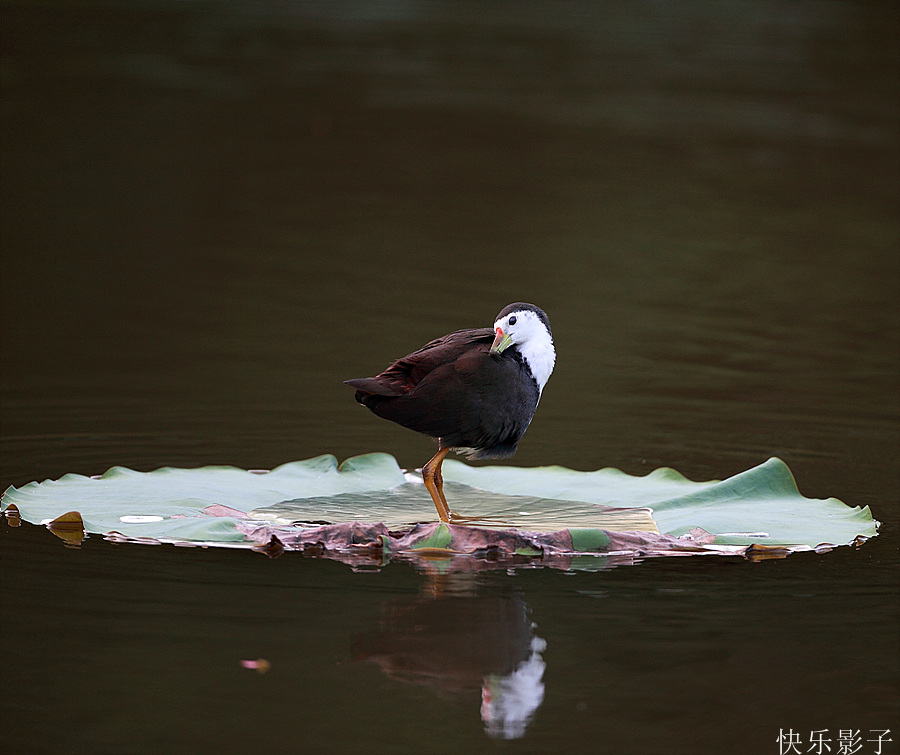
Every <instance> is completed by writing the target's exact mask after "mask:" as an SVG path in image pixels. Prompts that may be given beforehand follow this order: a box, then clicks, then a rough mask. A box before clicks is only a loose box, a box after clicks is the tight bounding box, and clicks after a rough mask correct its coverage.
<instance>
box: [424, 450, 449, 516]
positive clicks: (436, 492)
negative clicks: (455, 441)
mask: <svg viewBox="0 0 900 755" xmlns="http://www.w3.org/2000/svg"><path fill="white" fill-rule="evenodd" d="M449 451H450V449H449V448H442V449H440V450H439V451H438V452H437V453H436V454H435V455H434V456H432V457H431V460H430V461H429V462H428V463H427V464H426V465H425V466H424V467H422V479H423V480H424V481H425V487H426V488H428V492H429V493H431V500H432V501H434V507H435V508H436V509H437V513H438V516H439V517H440V518H441V521H442V522H449V521H450V507H449V506H448V505H447V499H446V498H444V478H443V477H441V462H443V461H444V457H445V456H446V455H447V453H448V452H449Z"/></svg>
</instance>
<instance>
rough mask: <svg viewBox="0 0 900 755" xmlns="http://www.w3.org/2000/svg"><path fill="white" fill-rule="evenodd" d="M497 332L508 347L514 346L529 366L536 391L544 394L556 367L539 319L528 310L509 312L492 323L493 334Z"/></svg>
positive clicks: (544, 327) (542, 324) (548, 337)
mask: <svg viewBox="0 0 900 755" xmlns="http://www.w3.org/2000/svg"><path fill="white" fill-rule="evenodd" d="M497 328H499V329H500V330H502V331H503V334H504V335H505V336H508V337H509V346H515V347H516V348H517V349H518V351H519V353H520V354H521V355H522V357H523V358H524V359H525V361H526V362H528V366H529V368H530V369H531V374H532V375H534V379H535V380H536V381H537V384H538V390H539V391H543V390H544V386H545V385H546V384H547V381H548V380H549V379H550V373H552V372H553V366H554V364H556V350H555V349H554V348H553V338H552V337H551V336H550V332H549V331H548V330H547V328H546V326H545V325H544V323H543V322H542V321H541V318H540V317H538V316H537V315H536V314H535V313H534V312H532V311H531V310H529V309H524V310H520V311H518V312H510V313H509V314H508V315H506V316H505V317H501V318H500V319H499V320H497V322H495V323H494V331H496V330H497Z"/></svg>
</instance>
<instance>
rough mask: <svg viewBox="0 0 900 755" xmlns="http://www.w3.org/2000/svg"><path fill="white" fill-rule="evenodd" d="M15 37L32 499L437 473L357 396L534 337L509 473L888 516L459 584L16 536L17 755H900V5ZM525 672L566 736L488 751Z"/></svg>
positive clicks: (5, 415)
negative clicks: (198, 476)
mask: <svg viewBox="0 0 900 755" xmlns="http://www.w3.org/2000/svg"><path fill="white" fill-rule="evenodd" d="M0 10H2V23H0V38H2V44H3V48H2V49H3V54H2V58H0V75H2V79H0V80H2V84H3V96H2V109H0V135H2V226H0V234H2V235H0V241H2V254H3V264H2V274H3V280H2V282H3V294H2V296H0V312H2V372H0V378H2V384H0V387H2V427H0V439H2V453H0V484H2V485H3V486H5V485H8V484H14V485H21V484H24V483H26V482H28V481H30V480H33V479H44V478H47V477H51V478H53V477H59V476H61V475H63V474H65V473H66V472H78V473H82V474H96V473H99V472H103V471H104V470H105V469H106V468H108V467H109V466H112V465H114V464H122V465H126V466H131V467H133V468H136V469H142V470H149V469H153V468H156V467H159V466H162V465H165V464H172V465H176V466H197V465H203V464H214V463H215V464H218V463H230V464H235V465H238V466H242V467H251V468H259V467H272V466H275V465H277V464H279V463H281V462H284V461H288V460H293V459H300V458H307V457H310V456H314V455H318V454H320V453H326V452H327V453H334V454H335V455H337V456H338V457H339V458H345V457H347V456H351V455H354V454H358V453H364V452H368V451H374V450H382V451H388V452H390V453H393V454H394V455H395V456H396V457H397V458H398V460H399V461H400V463H401V464H402V465H403V466H408V467H416V466H421V464H422V463H423V462H424V461H426V460H427V459H428V457H429V456H430V455H431V452H432V446H431V445H430V444H429V442H428V441H427V440H426V439H424V438H421V437H418V436H416V435H414V434H412V433H409V432H408V431H405V430H403V429H402V428H399V427H395V426H393V425H390V424H389V423H386V422H381V421H378V420H377V419H376V418H374V417H372V416H371V415H369V414H368V413H367V412H365V411H364V410H362V409H360V407H358V406H357V405H356V404H355V403H354V402H353V400H352V392H351V391H350V390H349V389H347V388H346V386H343V385H342V384H341V381H342V380H343V379H346V378H349V377H357V376H362V375H369V374H374V373H375V372H377V371H379V370H380V369H381V368H383V367H384V366H386V364H387V363H388V362H389V361H390V360H391V359H392V358H395V357H397V356H401V355H402V354H404V353H406V352H408V351H410V350H412V349H413V348H416V347H417V346H419V345H421V344H422V343H424V342H425V341H427V340H429V339H430V338H432V337H434V336H436V335H440V334H442V333H445V332H448V331H450V330H454V329H457V328H462V327H474V326H483V325H490V323H491V321H492V319H493V316H494V315H495V314H496V312H497V311H498V310H499V309H500V308H501V307H503V306H504V305H505V304H507V303H509V302H510V301H515V300H526V301H533V302H535V303H537V304H539V305H540V306H542V307H543V308H544V309H546V311H547V312H548V314H549V315H550V318H551V322H552V324H553V328H554V336H555V340H556V345H557V351H558V362H557V369H556V372H555V373H554V375H553V377H552V379H551V381H550V383H549V385H548V387H547V389H546V391H545V392H544V396H543V398H542V401H541V406H540V409H539V411H538V413H537V416H536V418H535V421H534V424H533V425H532V427H531V428H530V429H529V431H528V434H527V435H526V437H525V439H524V440H523V442H522V444H521V446H520V450H519V453H518V455H517V456H516V457H515V459H514V460H513V463H516V464H522V465H536V464H548V463H555V464H563V465H566V466H570V467H573V468H578V469H596V468H599V467H603V466H616V467H619V468H621V469H623V470H624V471H626V472H629V473H632V474H643V473H645V472H647V471H650V470H651V469H654V468H656V467H658V466H663V465H667V466H672V467H675V468H676V469H678V470H679V471H681V472H683V473H684V474H686V475H687V476H689V477H691V478H692V479H710V478H723V477H726V476H729V475H732V474H734V473H736V472H739V471H741V470H743V469H747V468H749V467H751V466H753V465H756V464H758V463H760V462H762V461H764V460H765V459H766V458H768V457H769V456H772V455H777V456H780V457H781V458H783V459H784V460H785V461H786V462H787V463H788V464H789V465H790V467H791V469H792V470H793V472H794V474H795V476H796V478H797V481H798V484H799V486H800V489H801V491H802V492H803V493H804V494H805V495H808V496H812V497H828V496H836V497H838V498H841V499H842V500H844V501H845V502H847V503H848V504H851V505H868V506H871V508H872V510H873V512H874V514H875V516H876V518H877V519H879V520H880V521H882V522H883V523H884V525H883V527H882V534H881V536H880V537H878V538H876V539H875V540H873V541H871V542H870V543H868V544H866V545H865V546H864V547H863V548H861V549H859V550H855V549H850V548H843V549H839V550H837V551H834V552H831V553H827V554H820V555H814V554H799V555H795V556H792V557H790V558H788V559H786V560H780V561H779V560H775V561H766V562H762V563H750V562H745V561H741V560H734V561H732V560H725V559H672V560H667V561H654V562H646V563H643V564H640V565H637V566H633V567H622V568H617V569H612V570H606V571H598V572H594V573H575V574H565V573H562V572H558V571H551V570H536V569H530V570H520V571H516V572H514V573H509V574H507V573H506V572H498V573H485V574H480V575H477V576H468V577H465V578H458V579H455V580H449V581H440V580H435V579H434V578H431V577H429V576H427V575H425V574H420V573H417V572H416V571H414V570H413V569H412V567H408V566H404V565H399V564H395V565H391V566H389V567H388V568H387V569H385V570H383V571H382V572H380V573H355V572H353V571H351V570H350V569H349V568H348V567H346V566H342V565H340V564H335V563H328V562H322V561H316V560H311V559H302V558H300V557H299V556H297V555H296V554H287V555H285V556H283V557H282V558H280V559H277V560H274V561H272V560H269V559H266V558H265V557H263V556H261V555H259V554H254V553H248V552H236V551H228V550H220V551H213V550H194V549H191V550H185V549H177V548H173V547H167V546H159V547H139V546H125V545H113V544H111V543H108V542H105V541H103V540H101V539H99V538H91V539H90V540H88V541H87V542H86V543H85V544H84V545H83V546H82V548H81V549H79V550H74V549H67V548H65V547H63V545H62V544H61V542H60V541H58V540H56V539H55V538H54V537H53V536H52V535H51V534H50V533H48V532H46V531H45V530H43V529H40V528H33V527H28V526H23V527H20V528H18V529H13V528H10V527H8V526H6V525H5V524H0V543H2V563H3V570H2V584H3V587H2V594H3V604H2V608H3V620H2V624H0V627H2V630H0V631H2V648H3V651H2V695H3V698H2V710H3V718H2V721H0V749H2V750H3V751H4V752H10V753H51V752H59V751H61V750H62V749H67V750H68V751H71V752H84V753H159V752H173V753H175V752H194V753H196V752H216V753H224V752H251V751H257V750H259V749H265V750H267V751H270V752H276V753H281V752H284V753H293V752H310V751H318V752H325V753H343V752H348V753H349V752H360V751H367V752H384V753H394V752H400V753H406V752H435V753H443V752H447V753H450V752H488V753H491V752H516V753H518V752H527V753H549V752H558V751H573V752H609V753H650V754H651V755H652V754H654V753H662V752H666V753H672V752H675V753H723V752H750V751H754V752H761V753H768V752H772V753H779V745H778V743H777V742H776V740H777V738H778V736H779V732H780V731H781V730H788V729H793V730H794V731H796V732H798V733H799V734H800V736H801V743H802V744H801V749H802V750H803V751H806V750H807V748H808V747H809V746H810V742H811V740H810V731H811V730H823V729H828V730H829V731H830V736H831V737H832V739H833V740H834V741H833V742H832V746H833V748H834V749H835V751H836V750H837V738H838V734H839V731H840V730H846V729H852V730H854V731H856V730H858V731H859V732H860V736H861V738H862V740H863V741H862V742H861V746H862V749H861V750H860V752H864V753H869V752H872V753H874V752H875V751H876V750H875V743H873V742H868V741H865V740H868V739H870V738H872V737H873V734H872V732H877V731H880V730H884V729H888V728H892V727H893V732H892V734H891V735H890V736H892V737H893V739H894V740H895V741H894V742H893V743H891V744H887V743H886V744H885V746H884V749H883V751H884V752H897V749H898V745H897V741H900V737H898V736H897V734H898V729H897V727H896V722H897V721H898V720H900V717H898V713H900V705H898V699H900V692H898V681H897V680H898V672H900V651H898V647H900V642H898V640H900V609H898V605H900V603H898V600H897V598H898V583H900V580H898V577H900V558H898V542H900V541H898V533H900V527H898V525H900V492H898V491H900V471H898V464H897V458H898V452H900V405H898V396H900V390H898V389H900V357H898V354H900V327H898V304H897V302H898V294H900V244H898V241H900V233H898V231H900V218H898V209H897V208H898V207H900V190H898V178H897V176H898V168H900V160H898V123H900V107H898V102H900V99H898V94H900V81H898V77H900V74H898V71H900V60H898V57H900V56H898V45H897V42H896V39H897V30H898V26H900V23H898V14H897V11H896V10H893V9H889V7H888V4H877V3H844V2H834V3H827V4H826V3H821V4H818V3H816V4H795V3H787V2H783V3H782V2H771V3H732V2H728V3H691V4H663V3H654V2H635V3H629V4H619V3H616V4H611V3H606V4H599V3H597V4H595V3H586V2H585V3H580V2H571V3H563V4H552V5H551V4H540V3H524V4H516V5H514V6H513V5H507V4H503V3H481V4H472V5H452V4H443V3H434V4H423V5H415V6H412V5H405V4H399V3H397V4H390V5H386V4H385V5H374V4H371V5H370V4H354V3H337V4H333V5H330V4H325V3H322V4H311V5H306V4H260V3H254V4H250V3H233V4H228V5H214V4H204V3H152V2H147V3H141V4H127V5H120V4H116V3H104V4H94V3H80V4H78V5H77V6H76V7H71V6H63V5H57V4H51V3H45V4H40V5H37V6H36V5H33V4H15V3H3V4H2V5H0ZM532 623H533V625H534V626H532ZM536 640H540V641H542V642H543V643H546V647H545V648H544V649H542V650H541V651H540V653H539V656H540V660H541V662H542V663H543V664H544V667H543V674H542V676H541V685H542V686H543V698H542V699H541V700H540V704H539V705H537V706H536V707H535V708H534V713H533V720H531V722H530V723H529V724H528V725H527V727H524V728H523V729H522V730H521V731H517V732H516V733H517V734H518V735H519V736H518V737H517V738H516V739H512V740H508V741H507V740H503V739H502V738H495V737H490V736H488V735H487V734H486V731H485V729H486V724H485V722H484V721H483V720H482V712H481V711H482V686H483V685H484V680H485V676H487V675H490V674H502V673H505V672H506V671H508V670H509V669H510V668H514V667H515V666H516V664H517V663H520V662H521V660H522V659H523V658H525V657H527V656H528V654H529V652H531V645H530V643H531V642H532V641H536ZM538 644H539V645H540V643H538ZM541 647H543V646H542V645H541ZM255 658H265V659H267V660H268V661H269V662H270V663H271V670H270V671H269V672H268V673H267V674H262V675H261V674H257V673H255V672H253V671H249V670H247V669H244V668H242V667H241V666H240V661H241V660H244V659H255ZM365 659H368V660H365ZM891 747H892V748H893V749H890V748H891Z"/></svg>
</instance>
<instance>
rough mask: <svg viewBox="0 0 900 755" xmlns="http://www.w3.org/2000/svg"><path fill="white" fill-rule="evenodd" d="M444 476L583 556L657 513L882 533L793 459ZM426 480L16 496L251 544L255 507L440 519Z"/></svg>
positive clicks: (134, 480)
mask: <svg viewBox="0 0 900 755" xmlns="http://www.w3.org/2000/svg"><path fill="white" fill-rule="evenodd" d="M444 477H445V479H446V480H447V485H446V492H447V495H448V498H449V499H450V503H451V505H452V506H453V507H454V508H456V509H457V510H458V511H459V512H460V513H462V514H468V515H479V516H486V515H489V516H495V517H497V518H499V519H501V520H503V521H506V522H513V523H514V524H515V526H516V527H517V528H519V529H521V530H529V531H537V532H540V531H545V532H546V531H550V530H554V529H556V530H558V529H570V530H571V532H572V539H573V542H576V543H579V544H581V545H579V546H578V547H576V549H577V550H583V551H587V550H594V549H595V547H600V546H602V543H603V542H604V537H605V536H604V535H603V531H607V530H608V531H613V530H616V529H622V528H624V529H628V530H644V531H646V532H653V531H654V525H653V521H654V520H655V524H656V525H658V527H659V532H662V533H668V534H673V535H676V536H680V535H683V534H686V533H688V532H689V531H690V530H692V529H694V528H702V529H703V530H705V531H706V532H708V533H711V536H710V537H709V540H712V541H713V542H714V544H715V545H727V544H733V545H749V544H752V543H756V544H759V545H765V546H778V545H787V546H809V547H815V546H817V545H820V544H822V543H830V544H833V545H842V544H848V543H850V542H853V541H854V540H855V539H856V538H857V537H863V538H866V537H872V536H874V535H875V534H877V523H876V522H875V521H874V520H873V519H872V515H871V513H870V512H869V509H868V508H867V507H864V508H858V507H856V508H851V507H850V506H847V505H846V504H844V503H842V502H841V501H838V500H836V499H834V498H829V499H826V500H818V499H810V498H804V497H803V496H802V495H801V494H800V493H799V491H798V490H797V486H796V484H795V483H794V479H793V476H792V475H791V472H790V470H789V469H788V468H787V466H786V465H785V464H784V462H782V461H780V460H779V459H770V460H769V461H767V462H766V463H765V464H761V465H759V466H757V467H754V468H753V469H750V470H747V471H746V472H742V473H741V474H738V475H735V476H734V477H731V478H729V479H727V480H724V481H721V482H718V481H713V482H692V481H690V480H688V479H686V478H685V477H683V476H682V475H680V474H678V473H677V472H675V471H674V470H671V469H658V470H656V471H655V472H651V473H650V474H648V475H646V476H644V477H633V476H631V475H627V474H625V473H623V472H620V471H618V470H616V469H601V470H598V471H595V472H578V471H575V470H571V469H566V468H564V467H534V468H521V467H508V466H486V467H472V466H468V465H466V464H463V463H461V462H458V461H447V462H445V464H444ZM415 479H416V478H414V477H413V476H412V475H404V473H403V471H402V470H401V469H400V468H399V467H398V466H397V462H396V461H395V460H394V459H393V457H391V456H389V455H387V454H367V455H365V456H357V457H354V458H352V459H348V460H347V461H345V462H344V463H343V464H341V465H340V466H338V464H337V461H336V459H335V458H334V457H333V456H319V457H316V458H313V459H307V460H305V461H298V462H291V463H289V464H283V465H282V466H280V467H278V468H276V469H274V470H272V471H271V472H267V473H256V472H248V471H245V470H241V469H237V468H235V467H203V468H200V469H173V468H169V467H166V468H163V469H158V470H156V471H154V472H134V471H132V470H129V469H124V468H122V467H114V468H113V469H111V470H109V472H107V473H106V474H104V475H102V476H100V477H97V478H91V477H83V476H80V475H66V476H65V477H63V478H61V479H60V480H56V481H53V480H46V481H44V482H42V483H36V482H34V483H30V484H28V485H25V486H23V487H22V488H19V489H16V488H9V490H7V491H6V493H5V494H4V497H3V504H4V507H8V506H10V505H13V504H14V505H15V506H16V507H17V508H18V509H19V512H20V515H21V517H22V518H23V519H25V520H26V521H29V522H32V523H38V522H41V521H44V520H50V519H54V518H56V517H58V516H60V515H61V514H64V513H66V512H69V511H73V510H74V511H77V512H80V514H81V516H82V518H83V520H84V525H83V526H84V529H85V530H86V531H88V532H95V533H109V532H117V533H120V535H121V536H124V537H126V538H158V539H164V540H180V541H204V542H210V543H221V544H227V543H234V544H246V539H245V536H244V534H243V532H242V531H241V530H239V529H238V528H237V527H236V522H237V521H238V520H241V519H244V518H245V517H246V516H247V515H248V514H250V513H251V512H252V516H253V518H254V519H257V520H258V521H259V520H265V521H269V522H294V521H301V522H305V523H306V524H307V526H314V523H322V522H340V521H344V522H346V521H353V520H356V521H363V522H372V523H376V522H385V524H388V526H389V527H400V526H402V525H408V524H410V523H413V522H416V521H428V522H433V521H435V518H436V517H435V512H434V507H433V506H432V504H431V502H430V499H429V497H428V495H427V493H426V492H425V491H424V489H423V487H422V486H421V484H418V483H417V482H415V481H414V480H415ZM597 504H599V505H600V506H597ZM603 507H610V508H613V509H619V511H610V510H608V509H607V508H603ZM623 509H624V511H622V510H623ZM648 509H649V510H652V519H651V518H650V512H649V510H648ZM523 512H525V513H523ZM159 517H162V520H161V521H154V520H156V519H158V518H159ZM616 523H618V524H619V525H621V527H616V526H614V525H615V524H616ZM316 526H317V525H316ZM495 526H496V525H495ZM244 529H245V528H244ZM713 536H714V537H713ZM582 546H583V547H582Z"/></svg>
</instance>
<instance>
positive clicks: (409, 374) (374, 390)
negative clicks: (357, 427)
mask: <svg viewBox="0 0 900 755" xmlns="http://www.w3.org/2000/svg"><path fill="white" fill-rule="evenodd" d="M493 336H494V332H493V331H492V330H491V329H490V328H471V329H469V330H457V331H456V332H454V333H449V334H448V335H446V336H442V337H441V338H436V339H435V340H433V341H430V342H429V343H426V344H425V345H424V346H423V347H422V348H421V349H417V350H416V351H414V352H412V354H407V355H406V356H405V357H401V358H400V359H398V360H397V361H396V362H394V363H393V364H392V365H391V366H390V367H388V368H387V369H386V370H385V371H384V372H382V373H381V374H379V375H376V376H375V377H370V378H355V379H353V380H346V381H344V382H346V383H347V385H349V386H352V387H353V388H356V389H357V391H360V392H362V393H364V394H369V395H373V396H402V395H404V394H406V393H408V392H409V391H411V390H412V389H413V388H414V387H415V386H416V385H418V384H419V383H420V382H421V381H422V379H423V378H424V377H425V376H426V375H428V374H429V373H431V372H433V371H434V370H436V369H438V368H440V367H441V366H442V365H445V364H448V363H451V362H453V361H455V360H456V359H458V358H459V357H460V355H461V354H463V353H465V352H466V351H467V350H469V349H471V348H473V347H477V346H478V345H480V344H487V345H488V346H489V345H490V344H491V342H492V341H493ZM485 351H487V349H485ZM357 400H358V401H359V400H360V397H359V395H357ZM360 403H365V402H364V401H360Z"/></svg>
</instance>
